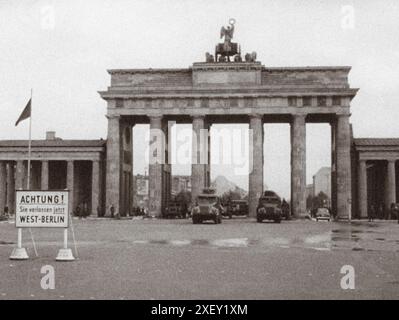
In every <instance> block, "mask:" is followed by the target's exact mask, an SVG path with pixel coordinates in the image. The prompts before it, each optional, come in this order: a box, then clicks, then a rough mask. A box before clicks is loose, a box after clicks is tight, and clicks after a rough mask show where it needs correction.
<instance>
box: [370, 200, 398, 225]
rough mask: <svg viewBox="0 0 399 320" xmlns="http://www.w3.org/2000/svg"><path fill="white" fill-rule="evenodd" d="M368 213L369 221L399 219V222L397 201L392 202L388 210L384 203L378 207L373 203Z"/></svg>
mask: <svg viewBox="0 0 399 320" xmlns="http://www.w3.org/2000/svg"><path fill="white" fill-rule="evenodd" d="M367 214H368V219H369V221H373V220H374V219H385V220H390V219H398V223H399V207H398V205H397V204H396V203H391V206H390V208H389V209H387V210H385V208H384V205H383V204H382V203H381V204H379V205H378V206H377V208H376V207H375V206H374V205H373V204H372V205H370V207H369V209H368V210H367Z"/></svg>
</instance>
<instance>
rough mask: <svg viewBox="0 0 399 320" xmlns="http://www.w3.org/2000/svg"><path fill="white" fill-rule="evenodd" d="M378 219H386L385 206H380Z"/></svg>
mask: <svg viewBox="0 0 399 320" xmlns="http://www.w3.org/2000/svg"><path fill="white" fill-rule="evenodd" d="M377 214H378V219H384V206H383V205H382V203H381V204H380V205H379V206H378V212H377Z"/></svg>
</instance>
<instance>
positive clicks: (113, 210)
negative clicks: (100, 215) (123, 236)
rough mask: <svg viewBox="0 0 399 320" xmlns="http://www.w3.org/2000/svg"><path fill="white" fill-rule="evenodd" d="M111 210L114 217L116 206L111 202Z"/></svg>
mask: <svg viewBox="0 0 399 320" xmlns="http://www.w3.org/2000/svg"><path fill="white" fill-rule="evenodd" d="M109 211H110V212H111V218H113V217H114V214H115V207H114V205H113V204H111V207H110V208H109Z"/></svg>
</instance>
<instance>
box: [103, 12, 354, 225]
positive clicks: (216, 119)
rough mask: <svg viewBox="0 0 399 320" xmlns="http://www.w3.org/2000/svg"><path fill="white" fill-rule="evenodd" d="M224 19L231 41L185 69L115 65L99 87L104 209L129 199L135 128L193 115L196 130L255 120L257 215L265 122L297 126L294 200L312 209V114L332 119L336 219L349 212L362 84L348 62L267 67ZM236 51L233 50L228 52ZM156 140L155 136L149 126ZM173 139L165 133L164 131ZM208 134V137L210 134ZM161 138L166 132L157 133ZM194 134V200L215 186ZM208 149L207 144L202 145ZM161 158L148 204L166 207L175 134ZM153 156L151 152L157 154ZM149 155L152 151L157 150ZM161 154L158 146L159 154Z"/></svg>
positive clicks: (123, 207)
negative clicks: (353, 116)
mask: <svg viewBox="0 0 399 320" xmlns="http://www.w3.org/2000/svg"><path fill="white" fill-rule="evenodd" d="M229 24H230V25H229V26H228V27H227V28H225V27H222V29H221V34H220V36H221V38H223V37H224V42H223V43H219V44H217V45H216V50H215V56H212V55H211V54H209V53H207V54H206V61H205V62H195V63H193V65H192V66H190V67H189V68H184V69H152V68H151V69H113V70H108V72H109V74H110V75H111V85H110V86H109V87H108V89H107V90H106V91H101V92H100V95H101V97H102V98H103V99H104V100H106V101H107V105H108V107H107V118H108V139H107V155H106V162H107V168H106V208H110V207H111V205H112V206H114V207H115V208H116V210H117V211H118V212H121V213H122V214H123V213H124V212H127V211H129V209H130V208H129V206H130V205H131V200H130V199H131V191H130V190H131V181H132V172H133V171H132V168H133V165H134V164H133V160H132V159H133V155H132V154H133V150H132V143H131V139H132V127H133V126H134V125H135V124H143V123H146V124H149V125H150V129H151V132H156V131H162V132H164V134H165V136H166V137H167V136H168V133H169V132H168V131H169V127H168V122H169V121H174V122H176V123H187V124H192V129H193V132H194V133H196V135H195V136H196V138H197V139H199V136H200V132H201V130H203V129H209V128H210V126H212V124H215V123H247V124H249V127H250V129H252V133H253V135H252V141H251V142H250V143H251V146H252V148H251V150H250V158H251V159H252V164H253V170H252V172H251V173H250V174H249V178H248V179H249V212H250V216H255V210H256V206H257V201H258V198H259V197H260V195H261V194H262V192H263V185H264V184H263V166H264V160H263V140H264V134H267V132H266V133H264V129H263V128H264V127H263V124H265V123H276V122H280V123H289V124H290V126H291V205H292V213H293V215H294V216H296V217H301V216H304V215H305V214H306V123H329V124H330V126H331V137H332V144H331V145H332V150H331V159H332V210H333V213H334V215H336V216H337V217H338V218H342V219H348V218H350V216H351V155H350V151H351V150H350V149H351V130H350V122H349V119H350V102H351V100H352V99H353V97H354V96H355V95H356V92H357V89H354V88H351V87H350V86H349V83H348V74H349V71H350V69H351V68H350V67H347V66H338V67H282V68H281V67H266V66H264V65H262V64H261V62H259V61H256V53H255V52H252V53H247V54H246V55H245V59H244V61H243V60H242V58H241V49H240V46H239V45H238V44H237V43H234V42H232V41H231V40H232V38H233V33H234V25H235V20H234V19H230V21H229ZM230 58H233V59H232V60H233V61H231V60H230ZM150 140H151V142H150V143H154V142H156V141H157V135H156V134H153V133H151V139H150ZM165 141H166V142H167V141H168V139H166V140H165ZM208 141H209V140H208ZM158 142H159V141H158ZM197 142H198V141H193V155H194V156H193V163H192V173H191V184H192V196H193V199H195V197H196V196H197V195H198V194H199V192H200V190H201V189H202V188H203V187H205V186H208V185H209V181H210V179H209V172H210V163H209V161H205V163H204V162H203V161H201V159H200V154H201V153H202V154H203V152H208V157H206V158H207V159H208V160H209V147H208V146H205V149H206V150H205V151H204V150H196V149H195V148H196V147H197V146H198V145H199V144H198V143H197ZM200 151H201V152H200ZM161 154H162V157H161V158H162V161H155V162H153V163H150V165H149V203H150V207H149V213H150V215H153V216H161V214H162V210H163V207H164V205H165V203H166V202H167V200H168V198H169V195H170V189H171V187H170V181H171V178H170V175H171V170H170V168H171V165H170V162H169V159H170V156H169V150H168V143H164V145H163V149H162V150H161ZM153 156H154V155H153V154H152V155H151V157H153ZM151 157H150V158H151ZM158 158H159V154H158Z"/></svg>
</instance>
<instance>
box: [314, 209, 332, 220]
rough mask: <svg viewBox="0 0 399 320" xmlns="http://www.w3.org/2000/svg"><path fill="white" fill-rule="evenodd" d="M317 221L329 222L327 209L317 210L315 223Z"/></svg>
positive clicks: (329, 217) (329, 216)
mask: <svg viewBox="0 0 399 320" xmlns="http://www.w3.org/2000/svg"><path fill="white" fill-rule="evenodd" d="M319 220H328V221H330V220H331V215H330V210H328V208H317V211H316V221H319Z"/></svg>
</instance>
